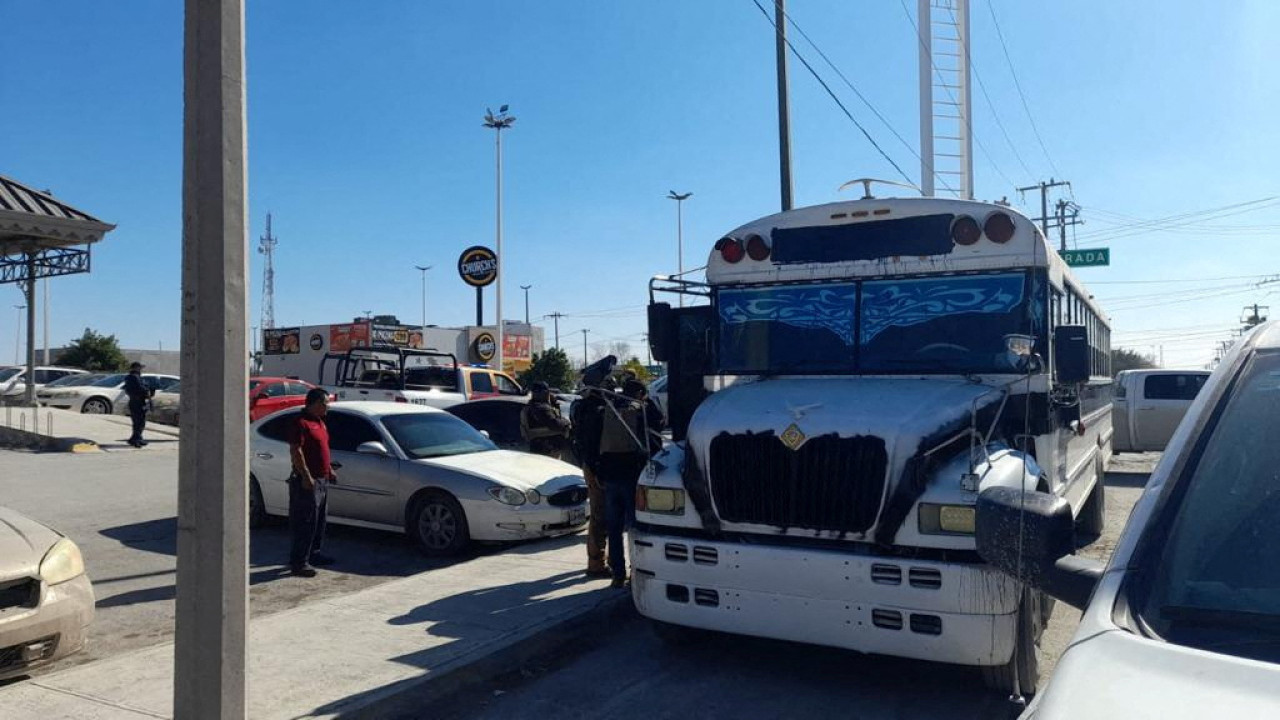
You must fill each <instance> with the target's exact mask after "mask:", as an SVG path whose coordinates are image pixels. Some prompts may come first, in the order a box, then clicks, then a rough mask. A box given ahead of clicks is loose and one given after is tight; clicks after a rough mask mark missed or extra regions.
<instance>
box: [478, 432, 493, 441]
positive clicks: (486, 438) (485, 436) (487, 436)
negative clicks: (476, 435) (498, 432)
mask: <svg viewBox="0 0 1280 720" xmlns="http://www.w3.org/2000/svg"><path fill="white" fill-rule="evenodd" d="M480 434H481V435H483V436H484V439H485V440H492V439H493V438H491V437H489V431H488V430H481V431H480Z"/></svg>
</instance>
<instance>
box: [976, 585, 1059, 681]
mask: <svg viewBox="0 0 1280 720" xmlns="http://www.w3.org/2000/svg"><path fill="white" fill-rule="evenodd" d="M1043 600H1044V598H1043V597H1042V596H1041V594H1040V593H1039V592H1038V591H1035V590H1030V589H1027V590H1023V591H1022V601H1021V602H1020V603H1018V618H1017V620H1016V624H1017V636H1016V637H1015V638H1014V644H1013V657H1011V658H1009V662H1007V663H1005V664H1004V665H992V666H990V667H983V668H982V681H983V682H984V683H986V685H987V687H989V688H991V689H992V690H997V691H999V692H1002V693H1006V694H1009V695H1013V694H1014V693H1020V694H1021V695H1022V696H1023V697H1026V698H1030V697H1031V696H1033V695H1035V694H1036V686H1037V685H1038V684H1039V681H1040V643H1039V638H1040V631H1041V627H1040V624H1041V620H1040V618H1041V616H1042V612H1041V604H1042V603H1043Z"/></svg>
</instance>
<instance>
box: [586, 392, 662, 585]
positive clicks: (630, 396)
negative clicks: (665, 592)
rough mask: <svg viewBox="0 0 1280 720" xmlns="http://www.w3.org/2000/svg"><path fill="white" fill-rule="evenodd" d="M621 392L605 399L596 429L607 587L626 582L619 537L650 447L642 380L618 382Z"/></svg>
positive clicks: (632, 511)
mask: <svg viewBox="0 0 1280 720" xmlns="http://www.w3.org/2000/svg"><path fill="white" fill-rule="evenodd" d="M622 395H623V397H617V396H616V395H615V396H613V397H611V398H609V399H608V400H607V402H606V404H605V406H604V412H603V421H602V422H601V432H600V460H599V468H600V469H599V477H600V482H601V484H603V485H604V494H605V525H606V526H607V527H608V530H609V572H610V574H611V575H612V576H613V583H612V585H611V587H615V588H620V587H623V586H625V585H626V582H627V560H626V552H625V549H624V546H623V539H622V538H623V534H624V533H625V532H626V531H627V529H629V528H630V527H631V525H632V524H633V523H634V522H635V516H636V484H637V483H638V482H639V480H640V473H641V472H643V471H644V466H645V463H646V462H648V460H649V454H650V450H651V447H650V444H649V441H648V439H647V438H648V435H649V432H648V414H647V413H646V412H645V410H646V405H647V404H646V402H645V400H646V392H645V387H644V383H641V382H640V381H639V380H627V381H626V382H624V383H623V385H622ZM659 447H660V446H659Z"/></svg>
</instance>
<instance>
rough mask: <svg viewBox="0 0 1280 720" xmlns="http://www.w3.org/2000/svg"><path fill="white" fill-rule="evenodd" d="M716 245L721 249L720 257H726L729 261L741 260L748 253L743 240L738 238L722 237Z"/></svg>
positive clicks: (726, 260)
mask: <svg viewBox="0 0 1280 720" xmlns="http://www.w3.org/2000/svg"><path fill="white" fill-rule="evenodd" d="M716 246H717V247H716V249H717V250H719V251H720V257H722V258H724V261H725V262H727V263H736V262H741V261H742V258H743V256H744V255H746V253H745V252H744V251H743V249H742V242H741V241H739V240H738V239H737V238H731V237H724V238H720V242H718V243H716Z"/></svg>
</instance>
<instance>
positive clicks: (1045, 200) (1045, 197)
mask: <svg viewBox="0 0 1280 720" xmlns="http://www.w3.org/2000/svg"><path fill="white" fill-rule="evenodd" d="M1061 185H1066V186H1067V187H1071V183H1069V182H1067V181H1066V180H1062V181H1058V180H1054V179H1053V178H1049V182H1044V181H1043V180H1041V181H1040V182H1039V183H1037V184H1035V185H1028V186H1027V187H1020V188H1018V189H1017V190H1018V195H1019V196H1022V194H1023V193H1026V192H1030V191H1032V190H1037V189H1038V190H1039V191H1040V218H1039V219H1040V230H1041V232H1043V233H1044V236H1045V239H1046V240H1047V239H1048V238H1049V189H1050V188H1055V187H1059V186H1061Z"/></svg>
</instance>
